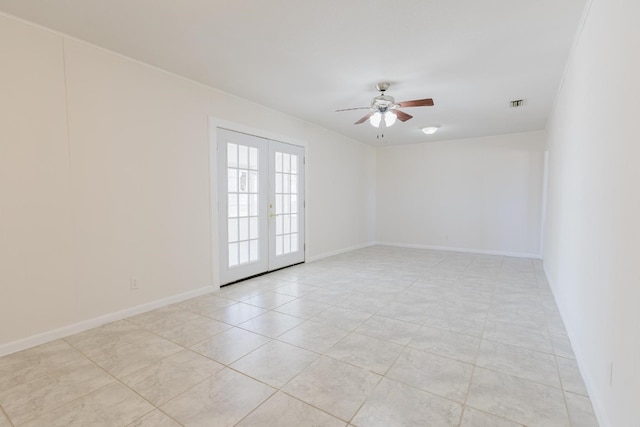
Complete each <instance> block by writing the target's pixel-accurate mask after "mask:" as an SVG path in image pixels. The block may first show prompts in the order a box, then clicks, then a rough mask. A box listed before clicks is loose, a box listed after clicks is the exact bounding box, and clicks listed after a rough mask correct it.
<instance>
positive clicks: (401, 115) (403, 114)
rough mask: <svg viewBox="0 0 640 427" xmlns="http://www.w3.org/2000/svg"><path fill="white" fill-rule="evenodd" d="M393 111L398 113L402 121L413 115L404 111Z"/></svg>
mask: <svg viewBox="0 0 640 427" xmlns="http://www.w3.org/2000/svg"><path fill="white" fill-rule="evenodd" d="M393 112H394V113H395V114H396V116H398V120H400V121H401V122H406V121H407V120H409V119H410V118H412V117H413V116H412V115H411V114H407V113H405V112H404V111H400V110H393Z"/></svg>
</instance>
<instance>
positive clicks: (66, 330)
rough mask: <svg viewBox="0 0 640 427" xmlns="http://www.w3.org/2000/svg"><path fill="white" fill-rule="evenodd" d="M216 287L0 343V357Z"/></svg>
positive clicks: (193, 291) (200, 289)
mask: <svg viewBox="0 0 640 427" xmlns="http://www.w3.org/2000/svg"><path fill="white" fill-rule="evenodd" d="M218 289H220V288H219V287H218V286H205V287H202V288H198V289H194V290H192V291H188V292H184V293H181V294H178V295H172V296H170V297H166V298H162V299H159V300H155V301H151V302H148V303H145V304H141V305H137V306H135V307H131V308H126V309H124V310H120V311H116V312H114V313H109V314H105V315H102V316H98V317H94V318H92V319H87V320H83V321H80V322H77V323H73V324H71V325H67V326H63V327H61V328H57V329H53V330H51V331H47V332H42V333H40V334H36V335H32V336H30V337H27V338H22V339H19V340H16V341H12V342H9V343H6V344H0V357H1V356H5V355H7V354H11V353H15V352H17V351H21V350H25V349H27V348H31V347H35V346H37V345H40V344H44V343H46V342H49V341H53V340H57V339H59V338H64V337H67V336H69V335H73V334H77V333H78V332H82V331H86V330H87V329H91V328H95V327H98V326H102V325H104V324H106V323H110V322H115V321H116V320H121V319H124V318H126V317H130V316H134V315H136V314H140V313H144V312H147V311H150V310H153V309H156V308H160V307H164V306H167V305H169V304H174V303H177V302H181V301H184V300H188V299H190V298H195V297H198V296H200V295H204V294H208V293H210V292H213V291H216V290H218Z"/></svg>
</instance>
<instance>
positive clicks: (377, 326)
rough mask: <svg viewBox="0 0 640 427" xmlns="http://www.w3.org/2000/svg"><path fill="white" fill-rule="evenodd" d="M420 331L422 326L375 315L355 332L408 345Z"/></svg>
mask: <svg viewBox="0 0 640 427" xmlns="http://www.w3.org/2000/svg"><path fill="white" fill-rule="evenodd" d="M419 329H420V326H419V325H416V324H415V323H410V322H404V321H402V320H395V319H390V318H388V317H382V316H375V315H374V316H371V317H370V318H368V319H367V320H365V321H364V322H363V323H362V324H361V325H360V326H359V327H358V328H357V329H356V330H355V332H358V333H360V334H363V335H368V336H370V337H374V338H379V339H381V340H385V341H390V342H394V343H396V344H400V345H407V344H409V342H410V341H411V340H412V339H413V338H414V337H415V336H416V334H417V332H418V330H419Z"/></svg>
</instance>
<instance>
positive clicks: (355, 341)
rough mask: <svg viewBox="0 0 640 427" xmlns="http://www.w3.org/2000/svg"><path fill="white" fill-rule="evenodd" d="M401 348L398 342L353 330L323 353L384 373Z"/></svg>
mask: <svg viewBox="0 0 640 427" xmlns="http://www.w3.org/2000/svg"><path fill="white" fill-rule="evenodd" d="M402 348H403V347H402V346H401V345H398V344H394V343H390V342H387V341H383V340H380V339H378V338H373V337H368V336H366V335H362V334H358V333H355V332H353V333H351V334H349V335H347V336H346V337H344V338H343V339H341V340H340V341H339V342H337V343H336V344H335V345H333V346H332V347H331V348H330V349H329V350H327V351H326V352H325V354H326V355H327V356H331V357H333V358H334V359H338V360H341V361H343V362H346V363H350V364H352V365H356V366H359V367H361V368H364V369H368V370H370V371H372V372H375V373H377V374H380V375H384V374H385V372H387V371H388V370H389V368H390V367H391V365H392V364H393V362H395V360H396V359H397V358H398V355H399V354H400V352H401V351H402Z"/></svg>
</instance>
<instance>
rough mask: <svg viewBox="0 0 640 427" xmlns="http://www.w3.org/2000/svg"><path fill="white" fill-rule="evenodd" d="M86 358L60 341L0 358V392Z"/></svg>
mask: <svg viewBox="0 0 640 427" xmlns="http://www.w3.org/2000/svg"><path fill="white" fill-rule="evenodd" d="M84 360H86V358H85V357H84V356H83V355H82V354H81V353H79V352H78V351H77V350H75V349H74V348H72V347H71V346H70V345H69V344H67V343H66V342H64V341H62V340H56V341H51V342H49V343H46V344H42V345H39V346H37V347H33V348H30V349H28V350H23V351H19V352H17V353H13V354H10V355H8V356H4V357H0V390H6V389H8V388H11V387H14V386H16V385H19V384H24V383H26V382H29V381H31V380H33V379H35V378H38V377H41V376H43V375H47V374H49V373H51V372H53V371H56V370H59V369H62V368H64V367H65V366H69V365H73V364H75V363H78V362H82V361H84Z"/></svg>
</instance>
